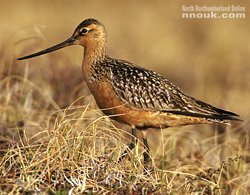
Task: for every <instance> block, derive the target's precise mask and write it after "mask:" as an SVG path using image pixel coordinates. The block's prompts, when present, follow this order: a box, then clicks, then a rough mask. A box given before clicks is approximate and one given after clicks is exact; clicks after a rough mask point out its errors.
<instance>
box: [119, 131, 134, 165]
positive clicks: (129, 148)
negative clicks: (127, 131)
mask: <svg viewBox="0 0 250 195" xmlns="http://www.w3.org/2000/svg"><path fill="white" fill-rule="evenodd" d="M137 142H138V139H137V137H136V128H135V127H132V141H131V143H130V144H129V146H128V148H127V149H126V150H125V151H124V152H123V153H122V154H121V156H120V157H119V162H120V161H121V160H122V159H123V158H124V157H125V156H126V155H127V154H128V152H129V151H131V150H132V149H134V147H135V145H136V144H137Z"/></svg>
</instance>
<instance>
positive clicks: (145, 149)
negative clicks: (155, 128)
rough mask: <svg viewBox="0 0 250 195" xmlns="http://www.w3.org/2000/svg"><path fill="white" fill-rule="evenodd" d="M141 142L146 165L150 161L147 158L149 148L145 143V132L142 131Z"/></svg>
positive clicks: (148, 157) (146, 142)
mask: <svg viewBox="0 0 250 195" xmlns="http://www.w3.org/2000/svg"><path fill="white" fill-rule="evenodd" d="M141 132H142V140H143V145H144V152H143V157H144V164H148V163H149V162H150V161H151V158H150V156H149V152H150V149H149V146H148V141H147V131H145V130H142V131H141Z"/></svg>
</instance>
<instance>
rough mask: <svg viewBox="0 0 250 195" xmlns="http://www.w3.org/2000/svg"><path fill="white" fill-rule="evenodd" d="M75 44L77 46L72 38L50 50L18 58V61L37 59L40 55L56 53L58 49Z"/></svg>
mask: <svg viewBox="0 0 250 195" xmlns="http://www.w3.org/2000/svg"><path fill="white" fill-rule="evenodd" d="M74 44H75V38H74V37H70V38H68V39H67V40H65V41H63V42H62V43H59V44H57V45H54V46H52V47H49V48H47V49H44V50H42V51H39V52H36V53H33V54H30V55H27V56H23V57H21V58H17V60H25V59H28V58H33V57H37V56H40V55H43V54H46V53H50V52H52V51H55V50H58V49H61V48H63V47H67V46H70V45H74Z"/></svg>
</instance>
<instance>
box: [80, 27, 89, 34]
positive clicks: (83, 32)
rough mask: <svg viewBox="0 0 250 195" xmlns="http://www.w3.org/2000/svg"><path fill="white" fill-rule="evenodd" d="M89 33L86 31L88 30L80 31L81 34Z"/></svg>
mask: <svg viewBox="0 0 250 195" xmlns="http://www.w3.org/2000/svg"><path fill="white" fill-rule="evenodd" d="M87 32H88V30H87V29H86V28H82V29H81V30H80V34H82V35H83V34H86V33H87Z"/></svg>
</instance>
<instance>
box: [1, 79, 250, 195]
mask: <svg viewBox="0 0 250 195" xmlns="http://www.w3.org/2000/svg"><path fill="white" fill-rule="evenodd" d="M1 91H2V92H3V93H2V95H1V99H0V100H1V105H2V107H1V110H2V111H4V112H2V113H3V114H2V115H1V121H5V123H2V124H1V133H2V134H1V143H0V144H1V145H0V147H1V150H0V155H1V160H0V178H1V179H0V183H1V185H0V190H1V193H14V194H16V193H31V194H34V193H39V192H42V193H47V194H58V193H59V194H60V193H62V194H67V193H72V194H79V193H86V194H92V193H98V194H102V193H118V194H123V193H129V194H133V193H134V194H147V193H156V194H163V193H164V194H165V193H168V194H171V193H177V194H197V193H199V194H228V193H231V194H235V193H236V194H237V193H238V194H244V193H247V191H248V190H249V189H248V185H249V178H248V176H247V174H248V173H247V172H248V171H249V166H248V164H247V162H246V161H247V158H249V156H248V154H247V153H246V151H245V149H244V146H246V145H247V144H249V143H245V144H242V145H241V146H238V147H236V148H235V149H237V150H238V151H235V150H234V152H233V153H234V155H233V156H231V157H229V158H227V159H226V160H225V161H221V162H220V164H219V165H218V166H217V167H216V166H214V167H208V166H207V165H206V162H205V161H202V157H201V156H203V157H204V156H206V154H205V155H204V154H203V153H200V154H197V151H194V153H192V152H191V153H190V155H189V156H186V157H185V159H180V160H177V159H176V156H177V155H176V153H177V146H178V142H179V141H180V139H182V140H185V138H184V137H185V135H184V134H182V138H178V135H175V136H173V137H172V138H170V139H166V141H164V143H165V144H163V145H162V146H158V147H157V149H156V151H159V150H160V149H161V150H162V151H164V147H166V148H168V150H169V151H167V152H166V153H162V154H164V155H165V154H166V156H164V155H163V156H162V155H158V156H155V157H154V159H155V161H154V163H153V164H152V171H151V172H150V173H149V174H144V173H143V165H142V162H143V161H142V151H140V150H139V152H136V151H134V152H131V153H130V155H129V157H128V158H126V159H124V160H123V161H122V162H120V163H119V162H118V160H117V159H118V156H119V155H120V154H121V153H122V152H123V150H124V149H125V148H126V144H124V142H125V143H126V142H129V140H128V139H127V138H126V136H124V135H125V134H128V133H127V132H125V131H124V130H122V129H118V128H117V127H115V126H114V125H113V124H112V123H111V122H110V121H109V119H108V118H107V117H105V116H102V115H101V113H100V111H98V110H96V109H93V108H90V107H89V106H88V105H86V106H78V105H77V101H78V100H76V102H74V103H73V104H72V105H69V106H68V107H67V108H65V109H59V108H58V106H57V105H56V103H55V102H54V101H53V100H52V98H50V97H49V96H48V95H44V93H43V91H42V90H41V89H40V88H39V87H38V86H37V85H35V84H34V83H32V82H31V81H29V80H27V79H25V78H22V77H20V76H9V77H6V78H5V79H3V80H2V81H1ZM79 101H81V100H80V99H79ZM234 133H235V132H234ZM170 134H171V132H170ZM172 134H173V132H172ZM179 134H181V133H179ZM162 136H163V137H162V138H164V135H163V133H162ZM220 136H224V135H220ZM174 137H175V138H174ZM218 138H219V136H218V135H217V136H216V137H212V138H211V139H218ZM150 139H151V138H150ZM171 139H176V142H174V143H173V140H171ZM245 141H247V140H245ZM184 142H185V141H184ZM226 142H229V140H224V142H223V143H221V144H227V143H226ZM203 144H204V146H201V147H203V148H204V150H205V147H209V148H210V149H208V150H207V153H209V150H211V151H212V152H214V151H221V148H220V147H221V145H220V144H216V145H214V147H215V148H212V147H211V146H212V145H213V144H211V142H210V141H209V140H205V141H203V143H202V144H201V145H203ZM208 144H209V145H208ZM229 144H230V143H229ZM162 151H161V152H162ZM170 151H171V152H170ZM239 154H240V155H242V156H239ZM216 158H219V157H218V156H216ZM248 160H249V159H248Z"/></svg>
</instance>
